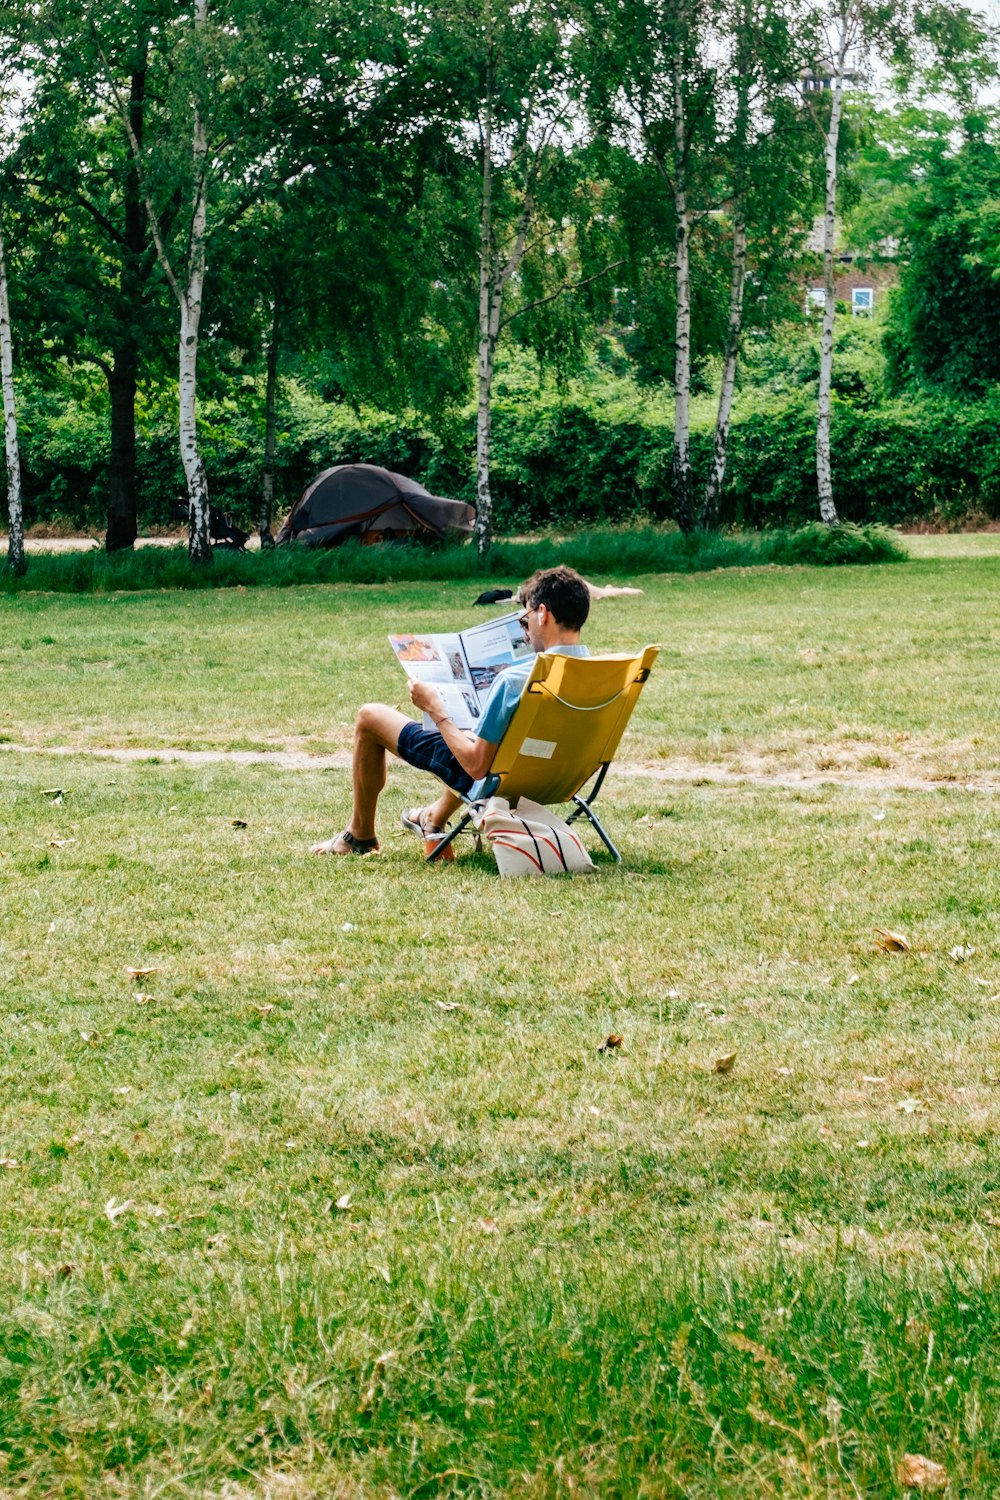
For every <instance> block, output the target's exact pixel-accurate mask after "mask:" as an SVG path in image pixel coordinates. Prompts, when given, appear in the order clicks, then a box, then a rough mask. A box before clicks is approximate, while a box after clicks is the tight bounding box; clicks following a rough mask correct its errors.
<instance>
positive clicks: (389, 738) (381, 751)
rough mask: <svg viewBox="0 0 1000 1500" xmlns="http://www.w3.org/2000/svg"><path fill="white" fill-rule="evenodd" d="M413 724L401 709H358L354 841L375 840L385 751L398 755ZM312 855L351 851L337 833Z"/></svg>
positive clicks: (370, 705) (353, 767)
mask: <svg viewBox="0 0 1000 1500" xmlns="http://www.w3.org/2000/svg"><path fill="white" fill-rule="evenodd" d="M410 722H411V721H410V720H409V719H408V718H407V717H406V715H405V714H401V713H400V712H399V709H398V708H389V707H388V706H387V705H386V704H385V703H364V704H362V706H361V707H360V708H359V709H358V716H357V718H356V720H355V721H354V758H353V760H352V762H351V777H352V781H353V786H354V807H353V810H352V812H351V821H350V823H349V825H348V829H347V831H348V833H350V835H351V837H352V838H354V839H358V840H360V841H364V840H367V839H373V838H374V837H375V811H376V808H377V807H378V799H379V797H380V796H381V793H382V788H383V787H384V786H385V776H386V771H385V757H386V751H388V750H391V751H393V752H394V753H395V750H396V748H397V746H398V744H399V736H400V734H401V732H402V729H403V726H404V725H405V724H409V723H410ZM310 852H311V853H312V854H350V853H351V848H350V845H349V844H346V843H345V842H344V837H343V834H340V833H336V834H334V836H333V838H329V839H326V840H325V841H324V842H323V843H322V844H313V846H312V849H311V851H310Z"/></svg>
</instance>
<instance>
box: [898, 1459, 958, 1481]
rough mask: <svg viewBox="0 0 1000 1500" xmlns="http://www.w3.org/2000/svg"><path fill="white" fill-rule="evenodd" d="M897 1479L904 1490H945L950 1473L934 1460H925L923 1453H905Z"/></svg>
mask: <svg viewBox="0 0 1000 1500" xmlns="http://www.w3.org/2000/svg"><path fill="white" fill-rule="evenodd" d="M896 1478H897V1479H898V1480H899V1482H900V1484H901V1485H902V1486H903V1488H904V1489H908V1490H943V1489H944V1488H945V1487H946V1485H947V1483H948V1471H947V1469H945V1468H944V1467H943V1465H941V1464H936V1463H935V1462H934V1460H933V1459H932V1458H924V1456H923V1454H922V1453H904V1454H903V1457H902V1458H901V1459H900V1461H899V1468H898V1469H897V1470H896Z"/></svg>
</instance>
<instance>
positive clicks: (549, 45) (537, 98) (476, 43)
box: [464, 0, 570, 556]
mask: <svg viewBox="0 0 1000 1500" xmlns="http://www.w3.org/2000/svg"><path fill="white" fill-rule="evenodd" d="M464 29H465V36H466V44H467V46H468V48H469V51H470V53H471V55H472V56H473V57H474V58H475V59H476V61H477V63H478V67H477V70H476V71H477V74H478V79H479V87H478V90H477V98H476V101H475V131H476V136H477V138H478V147H479V163H480V191H479V296H478V307H477V334H478V341H477V357H476V545H477V547H478V550H479V553H480V556H485V554H486V553H487V552H488V551H489V549H490V546H491V543H492V538H493V496H492V491H491V488H490V456H491V443H492V423H493V408H492V397H493V376H494V373H495V370H496V356H497V346H498V344H499V341H500V336H501V333H502V332H503V329H504V327H505V326H506V324H507V323H509V321H510V317H509V316H508V317H507V318H506V319H505V317H504V301H505V298H506V296H507V293H508V289H509V288H510V286H511V283H512V282H513V281H514V280H515V279H516V277H517V275H518V273H519V271H520V268H521V263H522V261H523V259H524V255H525V251H526V249H527V247H528V237H529V234H530V233H531V231H532V230H533V228H534V227H535V226H536V225H537V224H538V221H539V219H540V217H541V215H540V211H539V197H540V195H541V194H543V193H544V190H545V185H546V178H547V176H548V174H549V172H550V171H551V170H552V167H553V164H554V158H555V157H556V155H557V154H558V145H557V139H558V135H559V132H560V130H561V129H563V128H565V126H566V124H567V122H568V118H569V112H570V106H569V100H568V98H567V93H566V83H567V58H566V53H565V46H564V40H563V37H562V35H561V31H560V26H559V21H558V17H557V15H556V14H555V13H554V11H553V10H552V8H551V7H550V6H549V4H548V3H547V0H528V3H527V4H526V5H525V6H524V7H522V8H520V9H518V10H514V9H512V8H511V7H510V6H508V5H506V4H505V3H503V0H482V5H481V8H480V9H479V10H478V12H473V13H471V14H469V15H468V16H467V19H466V24H465V28H464ZM477 54H478V55H477Z"/></svg>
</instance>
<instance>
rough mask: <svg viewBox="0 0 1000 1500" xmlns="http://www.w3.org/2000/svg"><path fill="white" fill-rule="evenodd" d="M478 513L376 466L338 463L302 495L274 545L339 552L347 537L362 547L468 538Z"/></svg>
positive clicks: (457, 501) (470, 507)
mask: <svg viewBox="0 0 1000 1500" xmlns="http://www.w3.org/2000/svg"><path fill="white" fill-rule="evenodd" d="M475 519H476V512H475V511H474V510H473V508H472V506H471V505H463V504H462V503H461V501H459V500H444V499H442V498H441V497H440V496H438V495H431V494H430V493H429V492H428V491H427V490H425V489H424V487H423V485H422V484H417V482H416V480H415V479H407V478H406V476H405V475H403V474H392V473H390V472H389V470H388V469H380V468H378V467H377V466H376V465H375V464H338V466H337V467H336V468H335V469H327V470H325V472H324V473H322V474H320V475H319V477H318V478H317V479H314V480H313V482H312V484H310V485H308V486H307V487H306V489H305V490H303V492H302V495H301V497H300V498H299V499H298V500H297V501H296V503H295V504H294V505H293V506H292V509H291V511H290V512H289V515H288V519H287V521H286V522H285V524H284V526H282V528H281V530H280V531H279V532H278V546H279V547H281V546H283V545H284V544H285V543H286V542H302V543H303V544H304V545H305V546H307V547H337V546H339V545H340V543H341V542H346V541H347V539H348V537H352V536H354V537H359V538H360V540H361V542H362V543H363V544H367V543H369V542H389V541H396V540H401V539H403V538H406V539H409V538H411V537H419V538H420V539H421V540H422V541H428V542H433V541H440V540H441V538H442V537H444V536H446V535H452V536H470V535H471V533H472V527H473V525H474V523H475Z"/></svg>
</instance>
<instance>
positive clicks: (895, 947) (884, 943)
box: [873, 927, 910, 953]
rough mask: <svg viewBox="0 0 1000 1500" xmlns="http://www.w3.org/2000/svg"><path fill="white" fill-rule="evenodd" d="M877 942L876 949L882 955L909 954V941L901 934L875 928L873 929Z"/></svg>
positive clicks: (884, 928)
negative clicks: (879, 950)
mask: <svg viewBox="0 0 1000 1500" xmlns="http://www.w3.org/2000/svg"><path fill="white" fill-rule="evenodd" d="M873 930H874V932H875V936H876V937H877V938H878V942H877V943H876V944H875V946H876V948H881V950H882V952H883V953H909V951H910V940H909V938H907V937H904V936H903V934H902V933H901V932H892V931H891V930H890V929H889V928H888V927H876V928H874V929H873Z"/></svg>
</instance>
